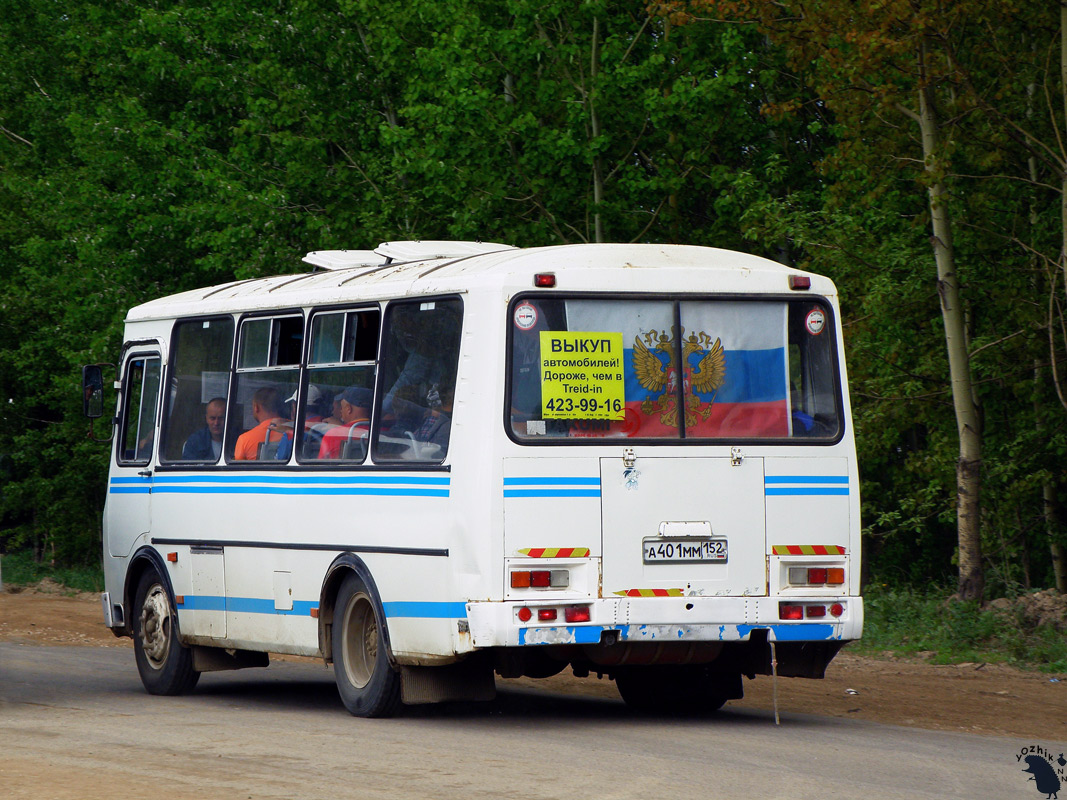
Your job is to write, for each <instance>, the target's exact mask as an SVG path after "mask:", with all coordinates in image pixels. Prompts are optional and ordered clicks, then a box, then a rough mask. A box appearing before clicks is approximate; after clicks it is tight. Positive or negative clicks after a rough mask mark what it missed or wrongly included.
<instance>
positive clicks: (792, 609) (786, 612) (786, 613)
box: [778, 603, 804, 619]
mask: <svg viewBox="0 0 1067 800" xmlns="http://www.w3.org/2000/svg"><path fill="white" fill-rule="evenodd" d="M778 618H779V619H804V606H793V605H790V604H789V603H779V604H778Z"/></svg>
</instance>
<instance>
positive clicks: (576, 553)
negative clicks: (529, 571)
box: [519, 547, 589, 558]
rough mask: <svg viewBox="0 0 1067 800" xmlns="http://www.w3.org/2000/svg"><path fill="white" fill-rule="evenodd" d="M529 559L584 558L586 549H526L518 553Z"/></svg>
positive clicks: (586, 552) (587, 549)
mask: <svg viewBox="0 0 1067 800" xmlns="http://www.w3.org/2000/svg"><path fill="white" fill-rule="evenodd" d="M519 552H520V553H522V554H523V555H524V556H529V557H530V558H585V557H586V556H588V555H589V548H588V547H527V548H524V549H522V550H520V551H519Z"/></svg>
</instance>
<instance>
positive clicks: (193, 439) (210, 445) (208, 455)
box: [182, 397, 226, 461]
mask: <svg viewBox="0 0 1067 800" xmlns="http://www.w3.org/2000/svg"><path fill="white" fill-rule="evenodd" d="M204 416H205V421H206V422H207V424H206V425H205V426H204V427H203V428H201V429H200V430H198V431H196V432H194V433H193V435H192V436H190V437H189V438H188V439H186V440H185V446H184V447H183V448H182V460H183V461H218V460H219V456H220V455H222V426H223V424H224V423H225V421H226V400H225V398H222V397H216V398H214V399H213V400H211V401H210V402H209V403H208V404H207V410H206V412H205V414H204Z"/></svg>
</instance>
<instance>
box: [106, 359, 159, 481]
mask: <svg viewBox="0 0 1067 800" xmlns="http://www.w3.org/2000/svg"><path fill="white" fill-rule="evenodd" d="M149 347H153V348H154V349H142V348H149ZM152 359H155V360H156V361H157V362H159V379H158V385H157V386H156V400H155V404H154V405H155V409H154V417H153V421H152V431H153V435H152V447H151V450H150V451H149V453H148V457H147V458H124V457H123V453H124V451H125V445H126V435H127V434H128V433H129V430H128V425H129V421H130V398H131V393H130V369H131V367H132V366H133V364H134V362H136V361H138V360H143V361H144V362H145V363H146V365H147V362H148V361H150V360H152ZM164 367H165V365H164V363H163V355H162V352H161V350H160V348H159V345H158V344H157V343H155V342H151V343H148V342H139V343H134V344H133V346H132V347H130V349H129V351H128V352H127V353H126V354H125V355H124V356H123V361H122V408H121V409H120V411H119V423H118V426H119V429H118V431H117V434H118V435H117V436H116V437H115V463H116V465H118V466H120V467H145V466H148V465H149V464H151V463H152V456H153V455H154V454H155V452H156V445H157V444H158V442H157V441H156V435H155V431H156V429H157V428H158V427H159V418H160V405H161V404H160V400H161V399H162V395H163V391H162V389H163V385H164ZM146 373H147V369H145V370H143V371H142V375H141V389H142V392H141V394H140V395H138V402H137V430H138V434H139V433H140V430H141V427H140V426H141V412H142V410H143V408H144V392H143V389H144V385H145V374H146ZM136 438H138V439H139V438H140V437H139V436H138V437H136ZM136 452H137V451H136V448H135V449H134V455H136Z"/></svg>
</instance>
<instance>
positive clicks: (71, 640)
mask: <svg viewBox="0 0 1067 800" xmlns="http://www.w3.org/2000/svg"><path fill="white" fill-rule="evenodd" d="M43 589H44V591H41V590H27V591H22V592H18V593H12V592H10V591H9V592H5V593H0V641H6V642H21V643H26V644H37V645H45V646H47V645H82V646H91V647H122V648H130V647H131V643H130V640H129V639H116V638H115V637H114V636H113V635H112V634H111V632H110V631H108V630H107V628H105V627H104V626H103V623H102V622H101V620H102V615H101V611H100V604H99V600H98V598H97V597H96V596H94V595H82V596H79V597H67V596H63V595H62V594H59V593H56V592H55V591H54V588H53V587H49V586H47V585H45V586H44V587H43ZM50 589H51V590H50ZM298 660H299V659H298ZM129 670H130V673H131V675H134V676H136V667H135V666H134V661H133V653H132V651H131V652H130V653H129ZM1055 679H1058V680H1055ZM1054 681H1055V682H1054ZM499 685H500V686H514V687H531V688H540V689H547V690H550V691H553V692H559V693H563V694H572V695H575V694H577V695H583V696H588V697H599V698H611V699H617V698H618V692H617V691H616V689H615V685H614V683H612V682H611V681H607V680H597V679H596V678H595V677H590V678H585V679H577V678H574V677H571V676H569V675H566V674H564V675H559V676H556V677H555V678H549V679H547V680H543V681H531V680H526V679H520V680H514V681H503V680H500V681H499ZM778 706H779V709H780V710H781V711H784V712H798V713H804V714H819V715H824V716H831V717H840V718H847V719H859V720H869V721H873V722H881V723H889V724H895V725H904V726H911V727H915V728H926V729H931V730H944V731H961V732H967V733H979V734H994V735H1002V736H1016V737H1021V738H1026V739H1031V740H1034V741H1048V742H1065V741H1067V676H1063V675H1057V676H1051V675H1047V674H1043V673H1034V672H1023V671H1021V670H1017V669H1013V668H1010V667H1005V666H997V665H992V664H984V665H983V664H959V665H955V666H934V665H931V664H926V663H922V662H915V661H903V660H880V659H870V658H861V657H858V656H854V655H850V654H849V653H848V652H847V651H846V652H844V653H842V654H840V655H839V656H838V657H837V658H836V659H835V660H834V662H833V663H832V664H831V665H830V668H829V670H828V671H827V677H826V679H825V680H821V681H812V680H804V679H800V678H791V679H780V680H779V682H778ZM729 707H730V708H737V709H759V710H770V709H772V708H773V696H772V681H771V679H770V678H768V677H764V676H758V677H757V678H756V679H755V680H753V681H746V682H745V698H744V699H743V700H738V701H732V702H731V703H730V704H729Z"/></svg>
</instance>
